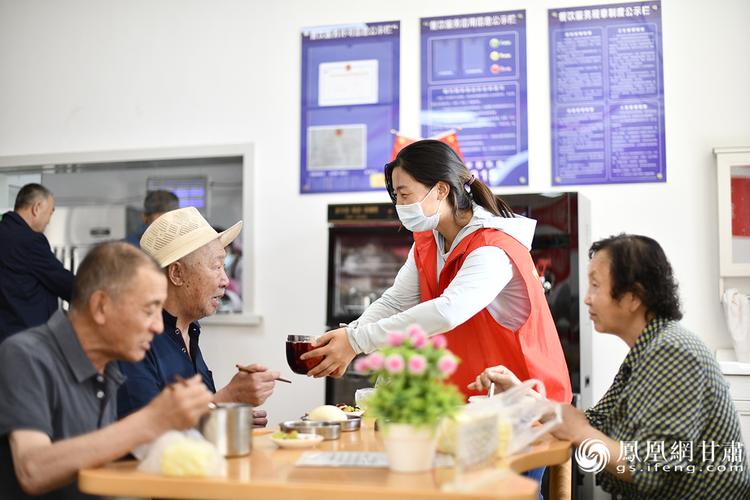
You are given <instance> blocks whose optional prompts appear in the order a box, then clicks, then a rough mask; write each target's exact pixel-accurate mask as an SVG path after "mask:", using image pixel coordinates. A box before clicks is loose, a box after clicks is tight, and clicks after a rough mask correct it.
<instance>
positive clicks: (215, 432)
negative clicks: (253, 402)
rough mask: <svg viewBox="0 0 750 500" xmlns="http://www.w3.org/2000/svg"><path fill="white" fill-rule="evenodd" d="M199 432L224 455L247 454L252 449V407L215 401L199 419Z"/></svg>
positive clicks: (237, 455) (238, 455) (236, 455)
mask: <svg viewBox="0 0 750 500" xmlns="http://www.w3.org/2000/svg"><path fill="white" fill-rule="evenodd" d="M198 428H199V429H200V431H201V434H203V437H205V438H206V439H207V440H208V441H210V442H211V443H213V444H214V445H216V448H217V449H218V450H219V453H221V454H222V455H224V456H225V457H240V456H243V455H248V454H249V453H250V452H251V451H252V449H253V407H252V406H250V405H247V404H242V403H217V404H216V406H215V407H212V408H211V410H210V412H209V413H207V414H206V415H205V416H204V417H203V418H202V419H201V421H200V424H199V427H198Z"/></svg>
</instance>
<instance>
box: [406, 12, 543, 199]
mask: <svg viewBox="0 0 750 500" xmlns="http://www.w3.org/2000/svg"><path fill="white" fill-rule="evenodd" d="M420 25H421V57H422V68H421V69H422V78H421V85H422V88H421V91H422V114H421V122H422V136H424V137H434V136H437V135H440V134H442V133H445V132H447V131H450V130H451V129H456V130H457V131H458V133H457V137H458V142H459V146H460V148H461V152H462V153H463V156H464V161H465V163H466V166H467V167H468V168H469V170H471V171H472V173H474V175H476V176H477V177H479V178H480V179H482V180H483V181H484V182H485V183H486V184H489V185H491V186H518V185H526V184H528V182H529V174H528V125H527V115H526V15H525V11H523V10H519V11H512V12H488V13H482V14H466V15H458V16H445V17H429V18H422V19H421V20H420Z"/></svg>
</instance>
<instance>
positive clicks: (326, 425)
mask: <svg viewBox="0 0 750 500" xmlns="http://www.w3.org/2000/svg"><path fill="white" fill-rule="evenodd" d="M279 427H280V428H281V430H282V431H284V432H292V431H297V432H303V433H314V434H318V435H320V436H323V439H324V440H326V441H332V440H334V439H338V438H340V437H341V426H340V425H338V422H335V423H334V422H313V421H311V420H287V421H286V422H282V423H281V425H279Z"/></svg>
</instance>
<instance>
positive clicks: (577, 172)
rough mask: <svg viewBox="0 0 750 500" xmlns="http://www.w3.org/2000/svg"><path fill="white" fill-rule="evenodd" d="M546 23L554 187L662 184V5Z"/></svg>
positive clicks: (568, 13) (602, 10) (576, 13)
mask: <svg viewBox="0 0 750 500" xmlns="http://www.w3.org/2000/svg"><path fill="white" fill-rule="evenodd" d="M548 17H549V47H550V80H551V81H550V92H551V108H550V109H551V124H552V183H553V184H554V185H570V184H613V183H628V182H665V181H666V180H667V170H666V169H667V164H666V154H665V141H664V137H665V135H664V64H663V63H664V61H663V58H662V35H661V4H660V3H659V2H658V1H656V2H643V3H623V4H612V5H597V6H592V7H572V8H566V9H552V10H550V11H549V16H548Z"/></svg>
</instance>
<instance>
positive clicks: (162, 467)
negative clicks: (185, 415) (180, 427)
mask: <svg viewBox="0 0 750 500" xmlns="http://www.w3.org/2000/svg"><path fill="white" fill-rule="evenodd" d="M132 453H133V455H134V456H135V457H136V458H137V459H138V460H140V462H141V463H140V464H139V465H138V470H140V471H142V472H147V473H150V474H163V475H165V476H178V477H185V476H191V477H203V476H224V475H225V474H226V461H225V460H224V457H222V456H221V454H220V453H219V450H217V449H216V446H214V445H213V444H211V443H210V442H208V441H206V440H205V439H204V438H203V436H202V435H201V434H200V433H199V432H198V431H196V430H195V429H190V430H187V431H184V432H178V431H169V432H166V433H165V434H162V435H161V436H160V437H159V438H158V439H156V440H155V441H153V442H151V443H148V444H145V445H141V446H139V447H137V448H135V449H134V450H133V451H132Z"/></svg>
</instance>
